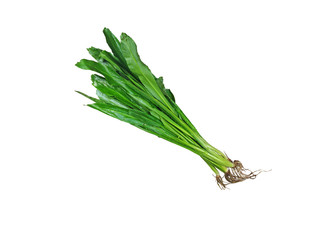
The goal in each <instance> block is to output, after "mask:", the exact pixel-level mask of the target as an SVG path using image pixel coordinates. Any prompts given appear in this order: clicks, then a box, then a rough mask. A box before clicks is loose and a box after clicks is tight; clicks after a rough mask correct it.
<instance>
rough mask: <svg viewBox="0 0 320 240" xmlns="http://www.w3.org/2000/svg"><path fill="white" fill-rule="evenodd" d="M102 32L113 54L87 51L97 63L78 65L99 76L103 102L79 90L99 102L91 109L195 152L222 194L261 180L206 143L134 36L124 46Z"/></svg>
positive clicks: (123, 40) (94, 81) (84, 61)
mask: <svg viewBox="0 0 320 240" xmlns="http://www.w3.org/2000/svg"><path fill="white" fill-rule="evenodd" d="M103 33H104V35H105V38H106V41H107V43H108V45H109V47H110V49H111V51H112V53H111V52H108V51H105V50H101V49H98V48H94V47H91V48H88V52H89V54H90V55H91V56H92V57H93V58H94V59H95V60H96V61H93V60H87V59H82V60H80V61H79V62H78V63H77V64H76V66H77V67H79V68H81V69H85V70H91V71H93V72H96V73H97V74H93V75H91V81H92V85H93V86H94V87H95V88H96V89H97V91H96V94H97V97H98V98H93V97H90V96H88V95H86V94H84V93H81V92H79V91H77V92H78V93H80V94H81V95H83V96H85V97H87V98H88V99H90V100H91V101H93V102H94V103H91V104H88V106H89V107H91V108H93V109H96V110H98V111H100V112H102V113H105V114H107V115H109V116H111V117H114V118H117V119H119V120H121V121H124V122H127V123H129V124H131V125H133V126H136V127H138V128H140V129H142V130H144V131H146V132H148V133H151V134H154V135H156V136H158V137H160V138H163V139H165V140H167V141H170V142H172V143H174V144H177V145H179V146H181V147H184V148H186V149H188V150H190V151H192V152H194V153H196V154H197V155H199V156H200V157H201V158H202V159H203V160H204V161H205V162H206V163H207V164H208V165H209V167H210V168H211V169H212V170H213V172H214V173H215V175H216V180H217V183H218V185H219V186H220V188H222V189H224V188H225V187H226V185H227V184H230V183H236V182H240V181H243V180H245V179H253V178H255V177H256V175H257V174H258V173H257V172H251V171H249V170H247V169H245V168H244V167H243V166H242V164H241V162H239V161H237V160H236V161H232V160H231V159H229V158H228V156H227V155H226V154H224V153H222V152H221V151H219V150H218V149H216V148H214V147H213V146H211V145H210V144H209V143H208V142H207V141H206V140H205V139H203V138H202V136H201V135H200V134H199V132H198V131H197V129H196V128H195V127H194V126H193V124H192V123H191V122H190V120H189V119H188V118H187V117H186V115H185V114H184V113H183V112H182V110H181V109H180V108H179V106H178V105H177V104H176V102H175V97H174V95H173V94H172V92H171V91H170V90H169V89H166V88H165V86H164V83H163V78H162V77H155V76H154V75H153V73H152V72H151V71H150V69H149V67H148V66H147V65H146V64H144V63H143V62H142V61H141V58H140V56H139V54H138V50H137V45H136V43H135V42H134V41H133V40H132V38H131V37H129V36H128V35H127V34H125V33H122V34H121V41H119V40H118V39H117V38H116V37H115V36H114V35H113V33H112V32H111V31H110V30H109V29H107V28H105V29H104V30H103ZM221 172H222V173H224V176H223V177H221Z"/></svg>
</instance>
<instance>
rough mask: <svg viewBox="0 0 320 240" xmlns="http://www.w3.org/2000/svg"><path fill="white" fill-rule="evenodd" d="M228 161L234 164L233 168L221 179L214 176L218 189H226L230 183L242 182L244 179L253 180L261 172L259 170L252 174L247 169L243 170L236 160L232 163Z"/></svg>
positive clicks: (218, 176)
mask: <svg viewBox="0 0 320 240" xmlns="http://www.w3.org/2000/svg"><path fill="white" fill-rule="evenodd" d="M229 161H231V162H232V163H233V164H234V167H232V168H229V169H228V171H227V172H226V173H225V174H224V176H223V177H221V176H220V175H217V176H216V180H217V184H218V186H219V187H220V189H226V188H227V185H229V184H231V183H237V182H242V181H244V180H246V179H255V178H256V177H257V175H259V174H260V173H261V172H262V171H261V170H257V171H253V172H252V171H250V170H249V169H246V168H244V167H243V165H242V163H241V162H240V161H238V160H234V161H232V160H231V159H229Z"/></svg>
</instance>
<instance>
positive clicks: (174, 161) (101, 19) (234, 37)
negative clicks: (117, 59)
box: [0, 0, 320, 240]
mask: <svg viewBox="0 0 320 240" xmlns="http://www.w3.org/2000/svg"><path fill="white" fill-rule="evenodd" d="M319 12H320V5H319V1H306V0H304V1H281V0H275V1H272V0H269V1H201V0H198V1H173V0H172V1H158V2H155V1H93V0H91V1H2V2H1V4H0V20H1V21H0V24H1V38H0V42H1V44H0V54H1V55H0V61H1V62H0V64H1V71H0V76H1V78H0V81H1V83H0V84H1V87H0V98H1V119H0V121H1V125H0V138H1V151H0V239H1V240H9V239H19V240H21V239H32V240H36V239H41V240H43V239H46V240H47V239H59V240H63V239H68V240H72V239H76V240H81V239H95V240H100V239H112V240H120V239H121V240H128V239H139V240H141V239H148V240H150V239H154V240H158V239H159V240H160V239H161V240H162V239H174V240H176V239H184V240H187V239H202V240H209V239H246V240H249V239H319V237H320V236H319V231H318V225H319V219H318V218H319V213H320V212H319V201H320V198H319V195H318V193H319V167H320V158H319V146H320V145H319V143H320V137H319V136H320V135H319V134H320V129H319V122H320V116H319V103H320V96H319V86H320V85H319V80H320V71H319V70H320V69H319V66H320V65H319V64H320V44H319V43H320V33H319V30H320V14H319ZM103 27H109V28H110V29H111V30H112V31H113V32H114V33H115V34H116V35H117V36H120V33H121V32H122V31H123V32H126V33H127V34H129V35H130V36H131V37H132V38H133V39H134V40H135V41H136V42H137V44H138V49H139V51H140V55H141V57H142V59H143V61H144V62H145V63H146V64H147V65H149V66H150V68H151V70H152V71H153V72H154V74H155V75H156V76H160V75H163V76H164V82H165V84H166V86H167V87H169V88H170V89H171V90H172V91H173V93H174V94H175V96H176V99H177V103H178V104H179V105H180V106H181V108H182V109H183V110H184V111H185V112H186V114H187V115H188V116H189V118H190V119H191V120H192V122H193V123H194V124H195V125H196V126H197V127H198V129H199V131H200V132H201V133H202V134H203V136H204V137H205V138H206V139H207V140H208V141H209V142H210V143H211V144H212V145H214V146H216V147H217V148H219V149H221V150H223V151H226V152H227V154H229V156H230V157H231V158H233V159H239V160H241V161H242V162H243V163H244V165H245V166H246V167H248V168H251V169H253V170H254V169H260V168H261V169H266V170H268V169H272V171H271V172H268V173H263V174H261V175H260V176H258V178H257V179H256V180H253V181H252V180H249V181H247V182H244V183H239V184H235V185H232V186H230V189H229V190H226V191H221V190H220V189H219V188H218V186H217V185H216V183H215V180H214V177H213V176H212V171H211V170H210V169H209V167H208V166H206V164H205V163H204V162H203V161H202V160H201V158H199V157H198V156H196V155H194V154H193V153H191V152H189V151H187V150H185V149H183V148H180V147H178V146H175V145H173V144H171V143H168V142H166V141H164V140H161V139H159V138H157V137H155V136H153V135H149V134H147V133H144V132H142V131H141V130H139V129H136V128H134V127H132V126H130V125H128V124H126V123H123V122H120V121H118V120H115V119H112V118H110V117H108V116H106V115H103V114H102V113H99V112H97V111H94V110H92V109H89V108H87V107H84V106H83V104H85V103H88V100H87V99H85V98H83V97H82V96H80V95H77V94H76V93H75V92H74V90H81V91H83V92H86V93H88V94H91V95H94V89H93V87H92V86H91V84H90V77H89V76H90V73H89V72H87V71H83V70H80V69H77V68H76V67H75V66H74V64H75V63H76V62H77V61H78V60H80V59H81V58H90V57H89V54H88V53H87V52H86V48H87V47H90V46H95V47H99V48H106V43H105V41H104V36H103V34H102V29H103Z"/></svg>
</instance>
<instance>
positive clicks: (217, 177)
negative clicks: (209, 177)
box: [216, 175, 227, 190]
mask: <svg viewBox="0 0 320 240" xmlns="http://www.w3.org/2000/svg"><path fill="white" fill-rule="evenodd" d="M216 181H217V184H218V186H219V188H220V189H221V190H225V189H226V188H227V184H226V183H225V182H224V181H223V179H222V177H221V176H220V175H216Z"/></svg>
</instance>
